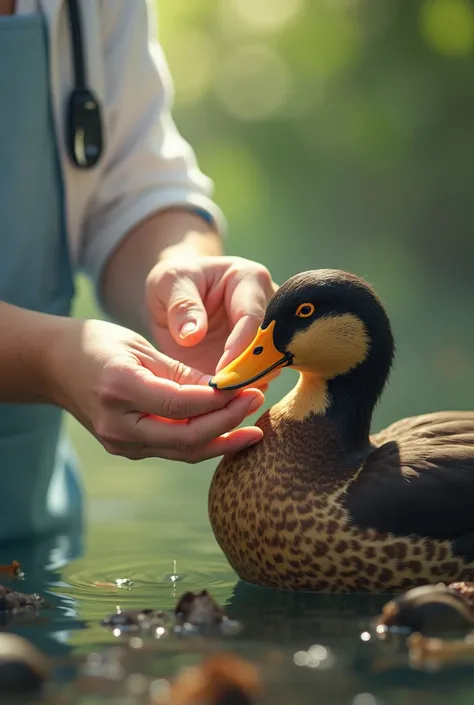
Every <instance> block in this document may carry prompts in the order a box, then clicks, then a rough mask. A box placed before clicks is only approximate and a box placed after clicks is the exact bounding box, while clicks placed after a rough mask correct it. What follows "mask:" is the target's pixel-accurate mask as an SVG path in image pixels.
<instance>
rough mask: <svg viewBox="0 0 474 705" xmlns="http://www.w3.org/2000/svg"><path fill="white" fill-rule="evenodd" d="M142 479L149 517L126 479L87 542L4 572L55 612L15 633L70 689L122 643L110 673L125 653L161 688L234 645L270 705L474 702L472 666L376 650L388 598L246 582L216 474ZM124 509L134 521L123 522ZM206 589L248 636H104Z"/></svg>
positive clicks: (61, 546)
mask: <svg viewBox="0 0 474 705" xmlns="http://www.w3.org/2000/svg"><path fill="white" fill-rule="evenodd" d="M79 435H80V434H79ZM135 467H136V469H135V470H134V474H133V476H132V475H129V476H128V477H129V483H130V484H133V486H134V487H135V484H136V483H138V484H140V485H141V486H142V488H144V487H147V492H146V494H147V497H148V500H145V499H143V498H142V502H141V504H140V511H138V512H137V508H136V506H135V503H136V498H134V497H133V494H134V490H133V489H132V488H129V495H132V496H130V498H129V499H128V500H126V499H125V496H124V495H125V494H126V491H125V489H126V488H125V486H123V487H120V485H121V483H123V480H124V478H123V477H122V478H121V479H120V481H118V483H117V485H116V486H115V487H110V488H109V490H108V492H105V491H104V492H103V493H101V490H100V482H99V483H98V486H97V488H96V492H95V493H94V494H93V496H91V498H90V505H89V507H90V516H91V523H90V525H88V527H87V531H86V533H85V535H84V534H83V531H82V527H76V528H75V530H74V531H71V534H70V535H62V536H55V537H51V538H50V539H48V540H45V541H43V542H42V543H41V544H39V545H35V546H31V545H30V546H17V547H15V549H10V550H8V551H6V550H2V551H1V552H0V563H8V562H10V561H11V560H12V559H17V560H19V561H20V562H21V564H22V568H23V569H24V571H25V574H26V577H25V579H24V580H23V581H21V582H19V583H16V585H17V587H18V589H21V590H22V591H25V592H39V593H41V594H43V595H45V597H47V599H48V600H49V601H50V603H51V607H50V608H49V609H47V610H45V611H43V612H41V613H40V614H39V615H38V616H37V617H36V618H35V619H34V620H32V621H31V622H30V623H21V622H17V623H13V624H11V625H9V627H8V628H9V629H11V630H13V631H14V632H17V633H18V634H21V635H22V636H25V637H27V638H28V639H30V640H31V641H32V642H33V643H34V644H35V645H36V646H38V647H39V648H40V649H41V650H43V651H44V652H46V653H47V654H49V655H51V656H52V657H54V658H55V663H56V665H57V669H56V677H57V679H58V680H60V681H62V682H63V683H66V681H71V679H72V678H73V677H74V676H75V674H76V673H77V671H76V666H75V665H74V664H75V663H76V664H77V662H78V661H77V660H78V659H79V660H80V659H84V658H85V657H86V655H87V654H90V653H92V652H95V653H98V652H99V651H102V650H103V649H111V648H115V647H117V646H118V645H119V644H120V643H122V644H123V645H124V652H123V653H122V652H115V651H111V652H110V654H111V655H110V656H109V655H106V656H105V657H104V658H105V662H106V663H108V664H109V666H110V663H111V661H110V659H112V661H113V659H115V658H116V653H120V654H121V655H120V658H121V662H120V663H121V666H120V668H122V669H124V670H123V672H124V673H129V674H130V673H131V674H134V676H135V675H137V674H144V675H146V676H147V677H149V678H150V679H155V680H156V679H157V678H158V679H159V678H170V677H171V676H173V675H174V674H175V673H176V672H177V671H178V670H179V669H181V668H182V667H183V666H186V665H192V664H194V663H196V662H197V661H199V659H200V658H202V655H203V653H206V652H208V651H209V650H212V649H221V650H222V649H223V648H227V647H228V646H229V643H230V645H231V646H232V648H233V649H234V650H235V651H237V652H238V653H240V654H242V655H243V656H245V657H247V658H249V659H250V660H252V661H254V662H255V663H258V664H260V665H261V667H262V671H263V674H264V676H265V680H266V685H267V693H266V697H265V701H264V702H269V703H270V702H271V703H274V704H276V705H278V703H295V704H296V705H298V703H301V705H306V703H313V702H315V703H316V702H317V703H321V705H323V704H324V705H325V704H327V705H382V704H383V703H385V704H386V705H390V704H392V703H393V704H394V705H396V704H398V703H400V704H401V703H403V705H410V704H411V703H416V704H417V705H419V704H420V702H421V703H422V702H429V703H430V705H433V704H435V705H437V704H438V703H440V704H441V703H445V702H449V703H452V704H453V705H461V704H462V703H464V702H466V703H467V702H468V700H467V698H469V697H470V693H472V689H473V688H474V671H473V669H472V668H470V667H469V665H467V666H464V667H459V668H457V669H455V670H453V669H452V670H444V671H441V672H439V673H425V672H422V671H418V672H417V671H414V670H411V669H410V668H409V667H408V662H407V658H406V654H405V652H404V650H402V649H398V650H397V649H396V648H393V647H390V646H387V645H385V646H384V645H381V644H380V643H375V642H374V638H373V636H370V633H369V632H368V631H367V630H368V629H370V621H371V619H372V618H373V617H374V616H375V615H376V614H378V613H379V611H380V608H381V606H382V605H383V604H384V602H386V600H387V596H383V595H380V596H362V595H335V596H331V595H315V594H310V593H302V594H297V593H291V592H279V591H271V590H267V589H261V588H256V587H252V586H249V585H246V584H244V583H242V582H240V581H238V580H237V579H236V576H235V574H234V573H233V572H232V570H231V569H230V568H229V566H228V564H227V562H226V560H225V558H224V557H223V555H222V554H221V552H220V550H219V548H218V547H217V545H216V543H215V541H214V538H213V536H212V533H211V530H210V528H209V525H208V522H207V520H206V502H205V498H206V493H207V487H208V480H209V477H210V475H209V474H208V470H207V469H204V470H203V473H204V474H202V473H201V474H200V473H198V472H197V471H196V468H181V467H179V468H178V467H177V468H174V470H173V473H172V472H170V470H168V468H166V471H164V470H163V469H157V468H156V467H155V466H153V464H152V463H150V464H149V465H147V464H145V465H143V466H140V467H139V466H134V468H135ZM209 472H211V469H209ZM124 484H125V485H126V484H127V483H124ZM160 487H161V489H160ZM103 489H104V490H105V487H104V488H103ZM114 495H115V496H114ZM147 502H149V503H148V504H147ZM118 506H120V507H121V508H122V510H123V511H121V512H116V509H117V507H118ZM111 514H112V515H114V514H115V517H114V516H112V515H111ZM117 578H120V579H123V580H126V582H125V583H123V584H122V585H123V586H120V584H119V585H117V584H116V583H115V581H116V579H117ZM178 578H179V579H178ZM204 588H207V589H209V590H210V591H211V593H212V594H213V596H214V597H215V598H216V599H217V600H218V601H219V602H221V604H224V605H225V608H226V611H227V614H228V616H229V617H230V618H231V619H234V620H239V621H241V622H242V623H243V625H244V628H243V630H242V631H241V633H239V634H238V636H236V637H233V638H232V639H231V640H230V642H229V641H227V642H226V643H224V642H223V641H222V640H221V641H220V642H219V641H216V640H215V639H213V640H212V641H211V642H210V643H207V644H203V643H202V642H201V641H199V640H196V639H194V640H186V639H177V638H168V639H161V640H158V639H151V638H150V639H148V640H147V639H146V638H144V640H143V642H142V643H141V644H140V649H137V642H136V640H135V644H134V645H133V643H132V646H131V645H130V644H131V641H130V639H131V637H130V635H129V636H128V637H124V636H122V637H121V639H117V638H116V637H115V636H114V634H113V632H112V631H110V630H107V629H105V628H103V627H101V625H100V620H101V619H102V618H103V617H104V616H105V615H107V614H109V613H110V612H113V611H115V608H116V606H117V605H120V606H121V607H123V608H130V609H138V608H154V609H170V608H172V607H173V606H174V604H175V602H176V598H177V597H178V596H179V595H180V594H182V593H183V592H184V591H186V590H194V591H197V590H201V589H204ZM132 641H133V640H132ZM137 651H138V652H139V653H137ZM107 654H108V652H107ZM94 663H96V662H94ZM114 663H115V662H114ZM471 663H472V664H473V665H474V659H473V660H472V662H471ZM90 668H91V667H90V665H89V672H90ZM109 670H110V669H109ZM112 680H113V679H112ZM121 682H122V681H121ZM127 682H128V681H127ZM130 682H132V681H130ZM135 682H138V681H133V683H135ZM94 683H95V685H94ZM123 683H125V681H123V682H122V686H123V687H125V686H124V685H123ZM96 686H97V687H99V683H98V680H97V679H96V681H94V678H93V677H91V676H90V675H89V678H87V679H82V681H81V685H80V686H79V687H78V691H76V692H75V695H74V699H72V700H70V702H84V703H85V702H106V701H107V700H106V699H105V700H101V701H99V700H88V699H87V698H91V697H92V694H93V693H94V692H95V691H94V688H95V687H96ZM127 687H128V686H127ZM119 690H120V688H119ZM99 692H101V693H102V695H101V697H105V696H106V694H107V693H110V694H112V692H115V694H116V692H117V688H116V684H115V686H114V688H111V687H108V688H106V687H104V684H102V685H101V686H100V689H99ZM122 695H123V693H122ZM68 702H69V701H68ZM110 702H118V701H114V700H110ZM127 702H130V703H133V702H139V701H138V700H137V701H133V700H130V701H127ZM140 702H141V701H140ZM469 702H470V701H469Z"/></svg>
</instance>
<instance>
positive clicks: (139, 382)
mask: <svg viewBox="0 0 474 705" xmlns="http://www.w3.org/2000/svg"><path fill="white" fill-rule="evenodd" d="M49 379H50V380H51V381H50V385H51V389H52V399H53V402H54V403H55V404H57V405H59V406H62V407H63V408H65V409H67V410H68V411H69V412H71V413H72V414H73V415H74V416H75V417H76V418H77V419H78V420H79V421H80V422H81V423H82V424H83V425H84V426H85V427H86V428H88V429H89V430H90V431H91V432H92V433H93V434H94V435H95V436H96V438H97V439H98V440H99V441H100V442H101V444H102V445H103V446H104V448H105V449H106V450H107V451H108V452H109V453H112V454H113V455H121V456H124V457H126V458H130V459H133V460H138V459H142V458H147V457H160V458H168V459H172V460H181V461H185V462H189V463H195V462H199V461H201V460H205V459H208V458H213V457H216V456H219V455H222V454H224V453H229V452H234V451H237V450H240V449H242V448H245V447H246V446H248V445H251V444H252V443H255V442H257V441H258V440H260V439H261V438H262V431H261V430H260V429H259V428H257V427H247V428H240V429H236V426H238V425H239V424H240V423H241V422H242V421H243V420H244V419H245V417H246V416H248V415H249V414H251V413H254V412H255V411H256V410H257V409H258V407H259V406H260V405H261V404H262V402H263V394H262V393H261V392H260V391H259V390H257V389H247V390H243V391H241V392H239V393H235V392H225V393H223V392H218V391H216V390H214V389H211V387H209V386H208V384H207V382H208V380H209V377H208V376H206V375H203V374H202V372H199V371H197V370H196V369H192V368H190V367H187V366H185V365H184V364H182V363H179V362H176V361H175V360H172V359H170V358H168V357H166V356H165V355H163V354H161V353H159V352H158V351H157V350H155V348H154V347H153V346H152V345H151V344H150V343H148V341H147V340H145V338H142V337H141V336H140V335H137V334H136V333H133V332H132V331H130V330H128V329H126V328H122V327H120V326H116V325H113V324H112V323H106V322H103V321H94V320H89V321H79V320H67V319H65V323H64V324H63V325H62V328H61V331H60V332H59V333H58V336H57V344H56V345H55V347H54V350H52V351H51V355H50V359H49ZM232 429H236V430H232Z"/></svg>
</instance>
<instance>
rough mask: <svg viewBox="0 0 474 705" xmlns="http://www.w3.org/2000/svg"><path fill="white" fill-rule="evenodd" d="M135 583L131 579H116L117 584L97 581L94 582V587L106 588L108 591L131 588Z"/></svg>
mask: <svg viewBox="0 0 474 705" xmlns="http://www.w3.org/2000/svg"><path fill="white" fill-rule="evenodd" d="M132 585H133V581H132V580H130V579H129V578H116V580H115V582H113V583H112V582H107V581H105V582H103V581H101V580H96V581H95V582H94V587H97V588H106V589H116V588H131V587H132Z"/></svg>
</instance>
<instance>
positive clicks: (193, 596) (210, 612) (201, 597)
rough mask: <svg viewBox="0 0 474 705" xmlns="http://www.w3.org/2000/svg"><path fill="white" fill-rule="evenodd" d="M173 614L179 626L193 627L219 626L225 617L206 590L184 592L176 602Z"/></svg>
mask: <svg viewBox="0 0 474 705" xmlns="http://www.w3.org/2000/svg"><path fill="white" fill-rule="evenodd" d="M174 612H175V615H176V618H177V621H178V623H179V624H184V623H187V624H192V625H194V626H203V625H209V626H211V625H216V624H220V623H221V622H222V621H223V620H224V619H225V617H226V614H225V611H224V609H223V608H222V607H221V606H220V605H219V604H218V603H217V602H216V601H215V600H214V598H213V597H212V596H211V595H210V594H209V593H208V591H207V590H202V591H201V592H198V593H194V592H185V593H184V595H182V597H180V599H179V600H178V603H177V605H176V607H175V610H174Z"/></svg>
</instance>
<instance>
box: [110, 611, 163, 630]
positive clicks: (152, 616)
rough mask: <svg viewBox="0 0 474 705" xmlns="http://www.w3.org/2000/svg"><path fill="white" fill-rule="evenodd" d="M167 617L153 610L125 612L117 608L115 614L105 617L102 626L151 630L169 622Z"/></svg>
mask: <svg viewBox="0 0 474 705" xmlns="http://www.w3.org/2000/svg"><path fill="white" fill-rule="evenodd" d="M167 619H168V618H167V616H166V614H165V613H164V612H156V611H154V610H151V609H143V610H125V611H122V610H121V609H120V608H117V611H116V612H115V613H114V614H109V615H108V616H107V617H105V618H104V619H103V620H102V621H101V624H102V626H104V627H112V628H113V629H115V628H117V627H118V628H120V629H123V628H124V627H125V628H128V629H130V628H131V627H132V628H133V627H136V628H137V629H149V628H151V627H158V626H162V625H164V624H165V623H166V621H167Z"/></svg>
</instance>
